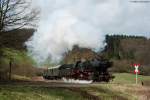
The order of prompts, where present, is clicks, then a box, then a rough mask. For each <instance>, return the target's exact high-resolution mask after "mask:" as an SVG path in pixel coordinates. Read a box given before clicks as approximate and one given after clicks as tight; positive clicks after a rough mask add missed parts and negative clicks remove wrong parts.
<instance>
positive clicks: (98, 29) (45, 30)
mask: <svg viewBox="0 0 150 100" xmlns="http://www.w3.org/2000/svg"><path fill="white" fill-rule="evenodd" d="M32 2H33V6H34V7H37V8H40V9H41V16H40V21H39V23H38V24H39V26H38V28H37V31H36V32H35V33H34V35H33V36H32V37H31V38H30V39H29V40H28V41H27V42H26V45H27V47H28V50H29V53H30V55H31V56H33V58H34V59H35V60H36V61H37V62H39V63H43V62H44V61H45V60H46V59H48V58H51V59H52V61H53V62H56V61H60V59H61V58H62V54H63V53H65V52H67V51H68V50H71V49H72V47H73V45H75V44H78V45H79V46H80V47H87V48H91V49H93V50H98V49H100V48H103V47H104V43H103V41H104V39H105V35H106V34H108V33H122V34H127V33H128V34H129V33H130V34H135V33H140V34H137V35H145V36H150V35H149V33H147V32H149V31H150V28H149V26H150V25H149V22H148V20H150V17H149V15H150V12H149V11H148V9H149V8H150V6H148V5H147V4H133V3H131V2H129V1H122V0H33V1H32ZM145 11H147V13H145ZM143 18H144V19H143ZM142 24H144V25H145V26H142Z"/></svg>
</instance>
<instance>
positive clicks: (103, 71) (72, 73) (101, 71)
mask: <svg viewBox="0 0 150 100" xmlns="http://www.w3.org/2000/svg"><path fill="white" fill-rule="evenodd" d="M111 66H112V62H110V61H108V60H98V59H93V60H90V61H89V60H87V61H77V62H76V63H75V64H63V65H60V66H56V67H53V68H49V69H47V70H45V71H44V74H43V77H44V78H45V79H51V80H53V79H61V78H66V79H75V80H77V79H78V80H92V81H96V82H101V81H105V82H109V80H111V79H112V78H113V76H112V75H111V74H110V73H109V72H108V68H110V67H111Z"/></svg>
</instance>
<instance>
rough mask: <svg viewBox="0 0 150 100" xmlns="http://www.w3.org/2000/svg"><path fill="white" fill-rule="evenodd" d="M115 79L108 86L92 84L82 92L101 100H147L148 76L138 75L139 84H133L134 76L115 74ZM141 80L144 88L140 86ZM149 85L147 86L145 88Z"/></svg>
mask: <svg viewBox="0 0 150 100" xmlns="http://www.w3.org/2000/svg"><path fill="white" fill-rule="evenodd" d="M114 76H115V79H114V80H113V81H112V82H111V83H110V84H94V85H92V86H90V87H88V88H84V90H86V91H88V92H89V93H91V94H93V95H95V96H98V97H99V98H101V99H102V100H149V99H150V87H149V86H150V84H148V83H146V82H149V83H150V76H142V75H139V83H138V84H137V85H136V84H135V80H134V79H135V75H134V74H128V73H116V74H114ZM141 80H142V81H143V82H144V86H142V85H141ZM145 85H149V86H145Z"/></svg>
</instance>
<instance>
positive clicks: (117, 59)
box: [104, 35, 150, 75]
mask: <svg viewBox="0 0 150 100" xmlns="http://www.w3.org/2000/svg"><path fill="white" fill-rule="evenodd" d="M106 43H107V46H106V48H105V51H104V55H105V57H106V58H109V59H111V60H112V61H113V62H114V66H113V69H112V71H117V72H133V70H134V68H132V67H131V66H130V65H131V64H133V63H139V64H141V67H140V70H141V74H145V75H150V73H149V71H150V62H149V59H150V52H149V51H150V39H147V38H145V37H138V36H119V35H112V36H108V35H107V36H106Z"/></svg>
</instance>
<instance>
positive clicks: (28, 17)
mask: <svg viewBox="0 0 150 100" xmlns="http://www.w3.org/2000/svg"><path fill="white" fill-rule="evenodd" d="M27 1H28V0H0V32H6V31H10V30H15V29H19V28H22V27H24V26H31V25H34V24H33V23H34V21H35V20H36V19H37V14H38V11H37V10H35V9H31V7H30V2H27Z"/></svg>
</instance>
